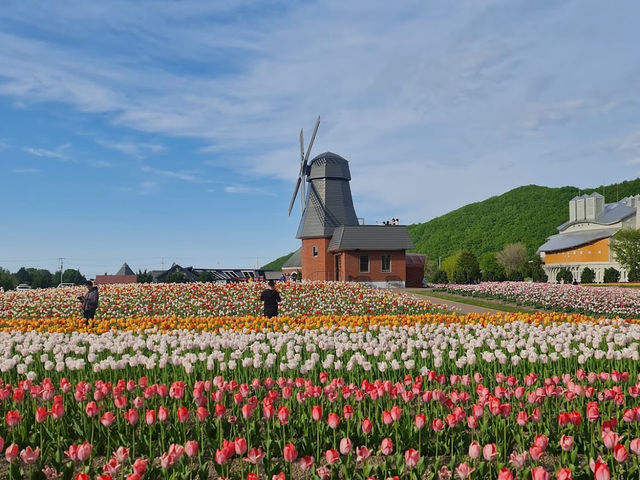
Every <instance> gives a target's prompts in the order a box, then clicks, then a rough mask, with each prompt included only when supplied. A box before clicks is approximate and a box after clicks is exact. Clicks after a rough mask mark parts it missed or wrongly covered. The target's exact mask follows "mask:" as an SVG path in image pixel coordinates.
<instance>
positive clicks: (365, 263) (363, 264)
mask: <svg viewBox="0 0 640 480" xmlns="http://www.w3.org/2000/svg"><path fill="white" fill-rule="evenodd" d="M360 273H369V255H360Z"/></svg>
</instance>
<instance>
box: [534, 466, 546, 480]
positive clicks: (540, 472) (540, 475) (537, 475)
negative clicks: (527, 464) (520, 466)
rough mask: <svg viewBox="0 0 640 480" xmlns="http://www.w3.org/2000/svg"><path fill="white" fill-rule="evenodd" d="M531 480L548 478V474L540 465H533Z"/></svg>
mask: <svg viewBox="0 0 640 480" xmlns="http://www.w3.org/2000/svg"><path fill="white" fill-rule="evenodd" d="M531 480H549V474H548V473H547V471H546V470H545V469H544V468H542V467H533V468H532V469H531Z"/></svg>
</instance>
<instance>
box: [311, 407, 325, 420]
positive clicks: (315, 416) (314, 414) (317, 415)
mask: <svg viewBox="0 0 640 480" xmlns="http://www.w3.org/2000/svg"><path fill="white" fill-rule="evenodd" d="M311 419H312V420H313V421H314V422H318V421H320V420H321V419H322V407H321V406H320V405H314V406H313V407H311Z"/></svg>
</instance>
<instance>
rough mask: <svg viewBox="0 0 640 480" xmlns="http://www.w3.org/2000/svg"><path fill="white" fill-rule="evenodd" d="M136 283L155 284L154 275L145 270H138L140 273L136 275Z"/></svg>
mask: <svg viewBox="0 0 640 480" xmlns="http://www.w3.org/2000/svg"><path fill="white" fill-rule="evenodd" d="M136 282H138V283H151V282H153V275H151V274H150V273H149V272H147V270H146V269H145V270H144V272H143V271H142V270H140V269H138V273H137V275H136Z"/></svg>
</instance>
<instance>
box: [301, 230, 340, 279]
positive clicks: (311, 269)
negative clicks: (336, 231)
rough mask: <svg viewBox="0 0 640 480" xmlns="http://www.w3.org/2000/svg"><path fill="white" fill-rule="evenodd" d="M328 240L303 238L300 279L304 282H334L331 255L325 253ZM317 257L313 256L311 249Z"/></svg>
mask: <svg viewBox="0 0 640 480" xmlns="http://www.w3.org/2000/svg"><path fill="white" fill-rule="evenodd" d="M330 241H331V239H330V238H305V239H303V240H302V278H303V279H304V280H335V278H334V268H335V266H334V264H333V261H334V260H333V254H331V253H329V252H328V251H327V248H328V247H329V242H330ZM314 246H316V247H318V256H317V257H314V256H313V247H314Z"/></svg>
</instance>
